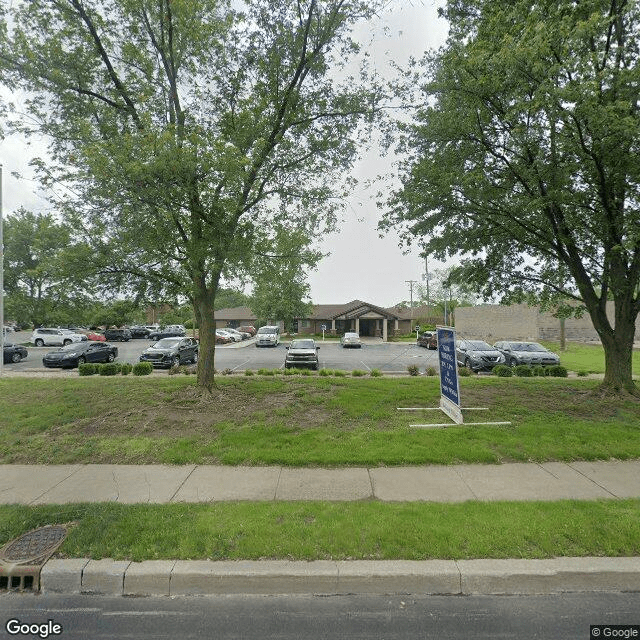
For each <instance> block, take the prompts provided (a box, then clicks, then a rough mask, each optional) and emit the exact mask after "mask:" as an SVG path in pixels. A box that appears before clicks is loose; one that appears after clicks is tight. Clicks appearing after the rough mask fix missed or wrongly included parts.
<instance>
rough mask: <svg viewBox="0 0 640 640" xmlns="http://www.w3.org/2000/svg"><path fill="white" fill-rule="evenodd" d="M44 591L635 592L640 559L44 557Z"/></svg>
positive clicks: (136, 593) (639, 588)
mask: <svg viewBox="0 0 640 640" xmlns="http://www.w3.org/2000/svg"><path fill="white" fill-rule="evenodd" d="M40 588H41V591H42V592H43V593H97V594H109V595H123V596H124V595H126V596H150V595H154V596H157V595H164V596H187V595H221V594H251V595H260V594H294V593H295V594H323V595H338V594H354V593H356V594H422V595H494V594H499V595H522V594H527V595H530V594H554V593H563V592H598V591H610V592H620V591H640V557H631V558H554V559H549V560H457V561H456V560H426V561H409V560H397V561H395V560H384V561H364V560H362V561H361V560H358V561H332V560H318V561H312V562H304V561H288V560H266V561H262V560H260V561H252V560H241V561H216V562H214V561H210V560H204V561H181V560H178V561H175V560H164V561H163V560H150V561H145V562H129V561H117V560H109V559H103V560H89V559H71V560H60V559H53V560H49V562H47V563H46V564H45V565H44V567H43V568H42V572H41V576H40Z"/></svg>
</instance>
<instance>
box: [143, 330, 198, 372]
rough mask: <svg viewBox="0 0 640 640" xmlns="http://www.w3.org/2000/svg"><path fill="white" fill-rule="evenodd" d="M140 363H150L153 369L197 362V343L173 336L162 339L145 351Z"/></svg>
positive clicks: (193, 339) (191, 339) (190, 339)
mask: <svg viewBox="0 0 640 640" xmlns="http://www.w3.org/2000/svg"><path fill="white" fill-rule="evenodd" d="M140 362H150V363H151V364H152V365H153V366H154V367H173V366H177V365H179V364H185V363H187V362H193V363H194V364H195V363H196V362H198V341H197V340H196V339H195V338H183V337H179V336H174V337H171V338H162V340H159V341H158V342H156V343H155V344H154V345H152V346H151V347H149V348H148V349H145V350H144V351H143V352H142V354H141V356H140Z"/></svg>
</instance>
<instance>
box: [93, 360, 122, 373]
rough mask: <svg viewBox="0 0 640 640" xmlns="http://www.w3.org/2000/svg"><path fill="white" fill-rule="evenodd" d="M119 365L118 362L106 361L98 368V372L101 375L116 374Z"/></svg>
mask: <svg viewBox="0 0 640 640" xmlns="http://www.w3.org/2000/svg"><path fill="white" fill-rule="evenodd" d="M118 366H119V365H118V364H117V363H116V362H105V363H104V364H103V365H102V366H101V367H100V369H99V370H98V373H99V374H100V375H101V376H115V375H116V374H117V373H118Z"/></svg>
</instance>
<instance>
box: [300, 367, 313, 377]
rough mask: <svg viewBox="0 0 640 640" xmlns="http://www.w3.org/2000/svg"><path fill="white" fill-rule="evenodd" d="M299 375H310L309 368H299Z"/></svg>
mask: <svg viewBox="0 0 640 640" xmlns="http://www.w3.org/2000/svg"><path fill="white" fill-rule="evenodd" d="M300 375H301V376H310V375H311V369H301V370H300Z"/></svg>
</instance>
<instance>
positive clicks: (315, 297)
mask: <svg viewBox="0 0 640 640" xmlns="http://www.w3.org/2000/svg"><path fill="white" fill-rule="evenodd" d="M440 5H442V2H441V1H439V0H438V1H437V0H395V2H393V3H392V4H391V6H390V8H389V10H388V11H387V12H386V13H385V14H383V15H382V16H380V18H379V19H378V20H377V21H376V22H375V23H373V24H372V25H371V26H370V28H368V29H367V30H363V32H362V34H361V37H362V41H363V42H364V43H366V44H367V46H368V47H369V49H370V52H371V55H372V58H373V60H374V61H375V64H376V68H377V70H378V71H380V72H382V71H383V70H384V69H385V68H387V61H388V60H389V59H392V60H393V61H394V62H396V63H398V64H401V65H404V64H405V63H406V61H407V60H408V58H409V57H410V56H414V57H416V58H420V57H421V56H422V54H423V53H424V51H426V50H427V49H431V48H436V47H439V46H440V45H441V44H443V43H444V40H445V38H446V34H447V24H446V21H444V20H442V19H439V18H438V16H437V7H438V6H440ZM385 28H386V31H385ZM33 145H34V146H36V147H37V146H39V145H38V141H33ZM32 155H35V154H34V153H32V152H31V150H30V147H28V146H26V145H25V143H24V142H23V141H22V140H19V139H16V138H7V139H5V140H3V141H0V163H1V164H2V165H3V211H4V214H5V215H7V214H9V213H12V212H14V211H15V210H17V209H18V208H19V207H21V206H22V207H25V208H26V209H31V210H34V211H37V210H41V209H43V208H45V206H46V205H45V203H44V201H43V200H42V198H41V196H40V195H39V189H38V185H37V184H36V183H35V182H34V181H33V180H32V179H30V178H29V176H30V171H29V167H28V162H29V159H30V158H31V156H32ZM14 172H18V173H19V174H21V175H22V176H23V177H21V178H15V177H14V176H13V175H12V174H13V173H14ZM392 172H393V158H391V157H381V156H380V154H379V153H377V152H375V151H374V152H371V153H369V154H368V155H367V157H366V158H365V159H364V160H363V161H362V162H360V163H359V164H358V165H357V167H356V175H357V176H358V177H359V178H361V179H363V180H364V179H367V178H372V177H374V176H376V175H379V174H389V173H392ZM377 189H378V188H377V187H371V188H370V189H365V188H364V187H362V188H360V189H359V190H357V191H356V192H354V194H353V197H352V198H351V200H350V201H349V202H348V206H347V209H346V212H345V214H344V215H345V220H344V223H343V224H342V225H341V226H340V231H339V233H335V234H332V235H331V236H328V237H327V238H326V239H325V240H324V241H323V243H322V245H321V249H322V251H323V252H325V253H330V255H329V256H328V257H326V258H324V259H323V260H322V261H321V262H320V264H319V266H318V268H317V270H316V271H314V272H312V273H311V274H310V277H309V282H310V284H311V298H312V301H313V302H314V303H316V304H328V303H344V302H349V301H351V300H354V299H360V300H364V301H367V302H371V303H373V304H375V305H378V306H383V307H387V306H391V305H393V304H395V303H397V302H399V301H401V300H408V299H409V285H408V284H406V282H405V281H406V280H419V279H421V277H422V274H423V273H424V260H423V259H422V258H420V256H419V255H418V254H419V250H418V249H414V250H413V251H412V252H411V253H410V254H408V255H403V253H402V250H401V249H400V248H399V246H398V237H397V235H396V234H395V233H389V234H387V235H386V236H385V237H384V238H380V237H379V232H378V231H377V228H376V227H377V224H378V220H379V219H380V216H381V214H382V212H381V211H380V210H379V209H378V208H377V206H376V202H375V193H376V191H377ZM442 266H443V265H439V264H437V263H435V262H433V263H432V262H430V263H429V269H430V270H432V269H434V268H438V267H442Z"/></svg>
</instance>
